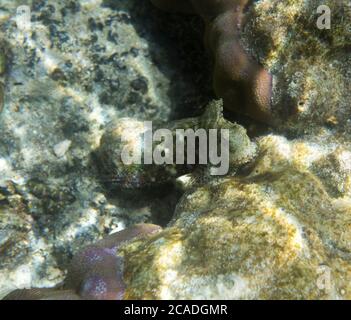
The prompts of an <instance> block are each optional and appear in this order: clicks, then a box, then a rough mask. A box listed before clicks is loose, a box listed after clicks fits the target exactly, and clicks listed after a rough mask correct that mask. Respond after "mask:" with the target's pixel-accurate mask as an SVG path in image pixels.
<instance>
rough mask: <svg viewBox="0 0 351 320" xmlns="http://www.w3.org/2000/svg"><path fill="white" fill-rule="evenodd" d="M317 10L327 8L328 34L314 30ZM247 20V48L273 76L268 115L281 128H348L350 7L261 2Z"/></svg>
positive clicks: (344, 2)
mask: <svg viewBox="0 0 351 320" xmlns="http://www.w3.org/2000/svg"><path fill="white" fill-rule="evenodd" d="M321 4H323V5H325V6H327V7H328V8H330V11H331V28H330V29H320V28H318V26H317V21H318V18H319V17H320V16H321V14H319V13H318V10H317V9H318V7H319V6H320V5H321ZM248 16H249V18H248V19H247V23H246V25H245V27H244V30H243V38H244V43H245V47H246V48H247V50H248V51H249V52H250V53H251V54H252V55H253V56H255V57H257V59H258V60H259V61H260V62H261V63H262V64H263V65H264V66H265V68H267V69H268V70H269V71H270V72H271V73H272V74H273V75H274V82H273V84H274V85H273V104H272V110H273V112H274V113H275V117H278V118H280V119H281V125H280V127H281V128H282V129H283V130H284V129H286V128H288V127H292V128H295V129H297V130H298V131H302V132H303V131H304V130H307V129H308V128H309V127H311V129H314V128H315V127H320V126H325V125H326V126H332V127H335V128H337V129H339V130H344V129H345V128H347V127H349V122H348V120H349V119H350V116H351V113H350V110H351V108H350V101H351V90H350V78H351V55H350V45H351V38H350V21H351V9H350V6H349V1H348V0H340V1H334V0H325V1H322V2H321V1H319V0H309V1H305V0H294V1H280V0H262V1H257V2H255V4H254V5H253V6H252V8H251V9H250V12H249V13H248ZM307 124H308V125H307Z"/></svg>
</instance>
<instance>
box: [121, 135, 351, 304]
mask: <svg viewBox="0 0 351 320" xmlns="http://www.w3.org/2000/svg"><path fill="white" fill-rule="evenodd" d="M258 146H259V156H258V157H257V159H256V160H255V162H254V163H253V164H252V166H251V167H250V170H249V171H248V172H247V173H246V174H245V175H243V176H237V177H232V178H223V179H220V180H216V181H211V182H209V183H207V184H204V185H202V186H199V187H198V188H197V189H194V190H191V191H189V192H187V193H186V194H185V195H184V196H183V198H182V199H181V200H180V202H179V204H178V206H177V210H176V214H175V218H174V220H173V222H172V223H171V224H170V226H169V228H167V229H165V230H164V231H163V232H161V233H160V234H158V235H156V236H155V237H154V238H151V239H148V240H147V241H146V242H145V241H144V242H135V243H132V244H129V245H127V246H126V247H125V248H124V257H125V282H126V285H127V290H126V297H127V298H128V299H350V298H351V286H350V283H351V281H350V280H351V264H350V257H351V250H350V245H349V244H350V242H351V202H350V200H347V199H349V198H346V199H345V198H337V197H333V196H332V195H331V194H329V193H328V191H327V189H326V188H325V185H324V183H323V180H320V179H319V178H318V177H317V176H316V175H314V174H313V172H311V170H310V168H311V167H312V166H313V165H312V164H313V163H315V162H318V161H319V158H320V159H322V158H323V157H325V156H326V154H328V153H331V151H330V150H329V151H328V147H326V146H323V145H319V147H318V148H319V150H318V152H317V150H316V149H317V147H316V145H312V144H311V145H310V144H309V143H304V142H303V141H298V140H297V141H293V142H289V141H287V140H286V139H283V138H281V137H279V136H273V135H272V136H267V137H263V138H261V139H259V141H258ZM324 153H325V154H324ZM323 284H324V286H323Z"/></svg>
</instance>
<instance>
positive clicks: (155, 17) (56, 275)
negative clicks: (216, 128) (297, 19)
mask: <svg viewBox="0 0 351 320" xmlns="http://www.w3.org/2000/svg"><path fill="white" fill-rule="evenodd" d="M20 5H28V6H29V7H30V9H31V24H30V28H27V29H26V28H24V27H23V26H22V25H21V24H20V23H18V20H17V16H16V10H17V8H18V6H20ZM175 25H179V26H178V27H175ZM199 25H200V24H199V21H198V20H197V19H196V18H193V17H190V18H188V19H186V20H184V19H179V18H178V17H172V18H169V17H168V16H167V15H162V14H160V13H159V12H158V11H157V10H156V9H154V8H153V7H152V5H151V4H149V2H148V1H139V0H135V1H134V0H129V1H125V0H120V1H119V0H115V1H107V0H104V1H103V0H98V1H89V0H84V1H70V0H67V1H53V0H47V1H46V0H33V1H29V0H27V1H13V0H11V1H7V0H5V1H1V3H0V111H1V114H0V131H1V136H0V186H1V189H0V191H1V194H2V195H3V196H2V199H1V201H0V224H1V225H0V253H1V259H0V260H1V264H0V288H1V289H0V291H2V290H6V288H7V287H10V288H12V287H24V286H25V287H29V286H39V287H42V286H52V285H54V284H56V283H57V282H59V281H61V280H62V277H63V275H64V271H65V265H66V262H67V261H68V260H69V259H70V257H71V256H72V253H74V252H76V250H77V249H79V248H80V247H82V246H83V245H86V244H88V243H90V242H92V241H94V240H96V239H98V238H101V237H102V236H103V235H106V234H109V233H110V232H115V231H117V230H121V229H123V228H125V227H126V226H128V225H131V224H134V223H138V222H145V221H146V222H147V221H151V220H152V221H155V220H156V221H158V223H161V221H163V220H164V217H159V216H160V212H161V211H163V208H168V207H169V206H170V207H174V197H173V196H172V195H171V196H168V195H167V194H166V195H165V194H164V193H162V192H161V193H160V192H157V194H156V195H149V194H147V195H145V193H144V194H142V195H140V194H138V195H134V194H132V195H124V194H122V192H112V193H110V192H109V191H108V190H106V189H105V184H104V182H105V181H104V179H105V178H104V177H102V176H100V175H99V174H98V173H97V172H96V168H95V165H94V164H93V163H92V162H93V161H92V159H91V152H92V151H93V150H94V149H95V148H96V147H97V146H98V143H99V140H100V137H101V135H102V134H103V133H104V130H105V127H106V124H107V123H109V122H110V121H111V120H113V119H118V118H119V117H126V116H128V117H138V118H139V119H147V120H163V121H166V120H169V119H171V118H177V117H180V116H181V115H182V113H183V112H184V110H187V114H188V115H191V114H197V113H199V112H200V111H201V107H202V104H203V102H204V101H207V96H208V95H211V93H210V89H208V90H207V91H206V89H205V90H202V92H203V93H202V94H199V91H200V90H199V88H200V87H201V88H206V87H207V88H209V87H210V85H209V81H208V80H207V76H208V75H207V74H206V71H204V70H205V69H206V68H204V67H203V63H202V62H204V61H205V62H206V57H205V56H204V55H200V54H199V52H200V53H201V52H202V51H203V48H202V45H201V41H197V42H196V41H193V39H194V38H195V39H196V37H199V36H200V33H199V32H198V30H197V27H198V26H199ZM21 26H22V27H21ZM200 26H201V25H200ZM164 30H168V31H169V34H168V36H165V35H163V32H164ZM185 30H187V31H186V36H185V35H184V33H185ZM186 38H188V40H185V39H186ZM184 40H185V41H184ZM189 51H191V52H193V54H192V55H189V54H188V53H189ZM193 56H197V57H199V58H198V60H197V61H195V59H194V58H193ZM3 57H6V66H5V67H4V66H3V61H4V60H3ZM194 61H195V63H194ZM196 70H198V71H196ZM199 70H202V71H201V72H199ZM194 73H195V74H197V76H196V77H195V78H194V76H193V74H194ZM179 79H181V80H180V81H179ZM207 83H208V85H207ZM2 89H4V90H2ZM2 91H4V96H3V93H2ZM2 100H4V104H2V103H1V101H2ZM122 187H123V186H122ZM13 193H14V194H13ZM14 196H15V197H16V198H18V201H19V202H20V203H21V206H20V208H19V207H18V206H17V204H16V205H11V204H9V203H11V202H12V198H13V197H14ZM167 210H168V209H166V210H165V211H167ZM166 219H167V217H166ZM13 230H15V232H14V231H13ZM13 243H16V245H15V246H13V245H12V244H13ZM57 264H59V265H60V268H58V267H57ZM23 266H24V268H25V270H26V272H25V275H23V276H21V277H18V274H19V273H18V270H19V269H18V268H22V267H23ZM20 270H22V269H20ZM22 271H23V270H22Z"/></svg>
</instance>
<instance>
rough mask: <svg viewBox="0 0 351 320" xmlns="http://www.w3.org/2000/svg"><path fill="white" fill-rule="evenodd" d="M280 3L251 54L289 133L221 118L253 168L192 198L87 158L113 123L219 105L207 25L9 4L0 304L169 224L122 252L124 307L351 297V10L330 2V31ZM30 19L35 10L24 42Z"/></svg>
mask: <svg viewBox="0 0 351 320" xmlns="http://www.w3.org/2000/svg"><path fill="white" fill-rule="evenodd" d="M282 2H283V1H278V0H262V1H257V2H255V4H254V6H253V8H251V10H250V11H249V12H248V14H249V15H250V16H251V17H252V19H251V20H249V22H248V24H247V25H246V26H245V29H244V39H243V41H244V44H245V46H246V47H247V50H248V51H249V52H250V53H251V54H252V55H253V56H254V57H255V58H256V59H257V60H258V61H260V62H261V63H262V64H263V65H264V66H265V67H266V68H267V69H269V70H270V71H271V72H272V73H273V74H274V75H275V82H274V87H273V91H274V98H275V99H276V101H278V102H277V106H279V107H280V108H284V106H285V105H284V102H285V101H289V103H288V104H287V105H286V107H289V111H288V112H286V119H283V120H284V121H282V122H281V123H279V125H278V126H277V127H274V128H273V127H266V126H264V125H259V124H256V123H255V122H253V121H250V120H248V119H246V118H245V119H243V118H241V117H240V118H239V117H237V118H235V117H233V115H227V116H228V117H231V118H232V119H236V120H237V121H240V123H242V124H243V125H244V126H245V127H246V129H247V130H248V133H249V135H250V136H251V138H252V140H253V141H254V142H255V143H256V145H257V154H256V155H255V157H253V159H252V160H251V161H250V162H249V163H248V164H247V165H246V166H245V167H244V168H242V169H241V170H239V172H238V173H237V174H236V175H233V176H226V177H223V178H213V179H210V180H208V179H205V180H203V179H201V177H198V176H197V177H196V176H194V180H195V182H194V184H193V185H192V186H190V187H189V186H188V187H187V188H185V189H186V191H185V193H184V194H183V195H182V196H181V197H180V199H179V194H178V192H176V191H175V190H174V189H173V188H172V187H169V189H167V190H166V189H165V188H162V189H163V190H164V192H163V193H160V190H159V189H158V188H156V187H155V188H151V190H149V191H148V192H147V193H145V192H142V193H141V194H142V195H143V196H141V195H139V194H138V193H134V194H133V193H126V192H122V191H121V190H114V189H111V188H108V187H109V186H106V183H105V182H106V180H109V177H108V176H106V177H105V176H101V173H99V171H98V170H97V168H96V165H95V161H94V157H92V156H91V154H92V152H93V151H95V150H96V149H97V148H98V147H99V141H100V138H101V136H102V135H103V133H104V131H105V128H106V127H107V123H109V122H110V121H111V120H115V119H118V118H121V117H126V116H128V117H132V118H137V119H141V120H143V119H147V120H161V121H169V120H171V119H180V118H185V117H190V116H194V115H199V114H201V112H202V110H203V108H204V106H205V105H206V103H207V102H208V101H210V100H211V99H212V96H213V93H212V92H211V89H210V88H209V86H210V83H211V80H210V71H209V70H210V69H211V66H210V65H209V63H208V61H209V59H208V57H207V55H206V54H204V48H203V46H202V44H201V37H202V27H201V21H199V19H197V18H196V17H192V16H191V17H183V16H178V15H168V14H164V13H162V12H160V11H158V10H156V9H154V8H153V7H152V6H151V5H150V4H149V2H148V1H146V0H145V1H141V0H136V1H134V0H128V1H124V0H121V1H118V0H113V1H112V0H111V1H102V0H101V1H88V0H87V1H79V2H78V1H62V2H60V3H59V4H58V3H56V2H55V1H27V2H26V1H18V2H17V1H2V2H1V5H0V22H1V32H2V36H1V39H2V40H1V49H2V52H3V54H4V55H5V56H6V70H5V71H4V72H3V75H2V81H3V82H4V105H3V108H2V109H3V111H2V113H1V117H0V129H1V136H0V257H1V259H0V289H1V290H0V292H1V293H3V294H5V293H7V292H8V291H10V290H11V289H13V288H16V287H20V288H23V287H50V286H53V285H55V284H57V283H59V282H60V281H61V280H62V279H63V277H64V273H65V265H66V264H67V262H68V261H69V259H70V257H71V256H72V254H73V253H75V252H77V251H78V250H79V249H80V248H82V247H83V246H85V245H87V244H89V243H92V242H94V241H96V240H97V239H99V238H101V237H103V236H104V235H106V234H109V233H111V232H115V231H118V230H121V229H124V228H125V227H127V226H129V225H132V224H134V223H136V222H153V223H162V224H164V225H165V224H166V223H167V222H168V221H169V220H170V219H172V220H171V222H170V223H169V225H168V227H167V228H166V229H165V230H164V231H162V232H161V233H159V234H157V235H153V236H151V237H149V238H148V239H147V240H145V239H144V240H143V241H141V240H136V241H134V242H132V243H130V244H126V245H125V246H124V247H123V248H122V249H121V251H122V252H123V255H124V261H125V262H124V268H125V272H124V281H125V284H126V295H125V297H126V298H137V299H145V298H157V299H167V298H168V299H184V298H185V299H186V298H188V299H194V298H204V299H213V298H217V299H238V298H242V299H257V298H259V299H270V298H278V299H326V298H333V299H350V298H351V281H350V280H351V247H350V244H351V146H350V141H351V140H350V138H351V137H350V116H351V108H350V101H351V100H350V94H351V90H350V83H351V82H350V79H351V67H350V66H351V61H350V60H351V55H350V46H351V39H350V37H351V32H350V23H348V22H347V21H350V19H351V10H350V9H349V7H347V4H348V2H347V1H338V2H335V1H324V2H323V3H325V4H328V5H329V6H330V7H331V8H332V12H334V19H333V21H334V26H333V25H332V29H331V30H324V31H322V30H318V29H317V28H316V27H315V21H316V19H317V18H318V15H317V14H316V8H317V7H318V5H319V4H320V2H321V1H313V0H311V1H306V0H305V1H302V0H295V1H293V0H288V1H284V3H282ZM62 3H64V4H62ZM77 3H79V4H80V5H77ZM19 4H28V5H30V6H31V8H32V21H33V23H32V29H31V31H30V32H29V33H27V34H26V35H24V34H23V31H20V30H18V28H17V26H16V23H15V21H14V20H13V14H14V13H15V11H16V7H17V6H18V5H19ZM160 26H161V27H160ZM0 62H1V60H0ZM0 65H1V63H0ZM0 71H1V70H0ZM293 111H295V112H293ZM278 113H279V114H282V112H281V111H280V110H279V108H278ZM283 114H284V112H283ZM285 120H286V121H285ZM242 148H243V149H244V148H247V145H245V146H242ZM198 174H199V173H197V175H198ZM195 175H196V174H195ZM160 194H161V195H160ZM174 211H175V213H174V215H173V212H174Z"/></svg>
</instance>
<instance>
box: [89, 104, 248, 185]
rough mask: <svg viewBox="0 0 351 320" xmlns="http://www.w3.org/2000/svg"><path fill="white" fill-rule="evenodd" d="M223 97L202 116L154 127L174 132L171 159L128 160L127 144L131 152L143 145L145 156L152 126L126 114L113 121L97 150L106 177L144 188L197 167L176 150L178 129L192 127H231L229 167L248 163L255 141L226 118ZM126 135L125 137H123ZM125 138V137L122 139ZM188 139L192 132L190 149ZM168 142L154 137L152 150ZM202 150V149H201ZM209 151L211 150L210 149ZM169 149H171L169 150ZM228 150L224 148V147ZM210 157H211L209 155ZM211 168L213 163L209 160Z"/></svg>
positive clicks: (229, 128) (97, 157)
mask: <svg viewBox="0 0 351 320" xmlns="http://www.w3.org/2000/svg"><path fill="white" fill-rule="evenodd" d="M222 109H223V105H222V101H214V102H212V103H210V104H209V105H208V106H207V108H206V110H205V112H204V114H203V115H201V116H199V117H196V118H195V117H194V118H189V119H182V120H177V121H173V122H168V123H159V124H158V125H157V126H155V127H153V128H152V129H153V133H154V132H155V131H156V130H157V129H158V128H162V129H169V130H170V131H171V132H172V134H173V137H174V138H173V148H174V150H173V152H172V155H173V157H172V158H173V159H172V162H171V163H167V162H166V161H165V163H163V164H160V163H155V162H153V163H151V164H149V163H145V162H144V161H141V163H140V164H135V163H133V164H130V163H128V164H125V163H124V162H123V161H122V159H121V157H122V153H123V150H124V149H125V148H127V149H128V150H129V152H130V153H131V154H133V152H134V153H137V152H138V150H139V149H140V151H141V155H140V156H141V157H140V159H143V157H144V155H145V153H146V152H147V150H149V149H150V148H148V149H147V150H145V148H146V147H145V145H146V144H145V143H144V138H145V135H146V134H147V133H148V128H146V127H145V126H144V122H143V121H140V120H136V119H130V118H124V119H119V120H117V121H114V122H112V123H111V124H109V126H108V128H107V129H106V132H105V134H104V135H103V137H102V139H101V141H100V146H99V148H98V150H97V152H96V159H97V163H98V165H99V167H100V171H101V175H102V176H103V177H104V180H106V181H107V182H109V183H111V184H112V185H114V186H118V187H121V188H131V189H132V188H133V189H134V188H143V187H146V186H152V185H153V186H155V185H157V184H164V183H166V182H170V181H172V180H174V179H175V178H176V177H179V176H180V175H182V174H185V173H188V172H190V170H191V169H192V170H194V168H192V167H194V165H191V164H188V160H189V159H187V155H186V154H185V157H184V158H185V159H184V160H185V161H184V164H179V163H178V162H177V161H176V159H175V155H176V154H177V152H178V154H179V152H180V150H176V147H177V143H176V141H179V140H180V139H181V138H184V137H183V136H182V134H183V133H182V132H181V133H180V132H179V131H178V129H182V130H187V129H192V130H193V132H196V131H197V130H198V129H201V130H204V129H205V130H206V133H207V135H208V132H209V130H211V129H217V130H221V129H228V130H229V169H230V172H232V173H233V172H235V170H236V169H237V168H238V167H240V166H242V165H244V164H245V163H247V162H248V161H249V160H251V158H252V157H253V156H254V154H255V145H254V143H252V142H251V141H250V139H249V137H248V136H247V134H246V130H245V129H244V128H243V127H242V126H240V125H238V124H236V123H232V122H230V121H227V120H225V119H224V118H223V114H222ZM122 137H123V138H122ZM122 139H124V140H123V141H122ZM187 143H189V136H187V138H186V139H184V152H185V153H186V151H187ZM167 147H168V146H167V145H166V144H165V143H164V141H154V142H153V148H152V150H155V149H158V150H159V152H160V153H165V152H166V151H165V149H166V148H167ZM197 151H198V150H197ZM207 151H209V150H207ZM168 152H169V151H168ZM222 152H224V151H222ZM207 159H208V157H207ZM207 166H209V168H208V169H209V170H210V169H211V168H210V166H211V163H209V162H207Z"/></svg>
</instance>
